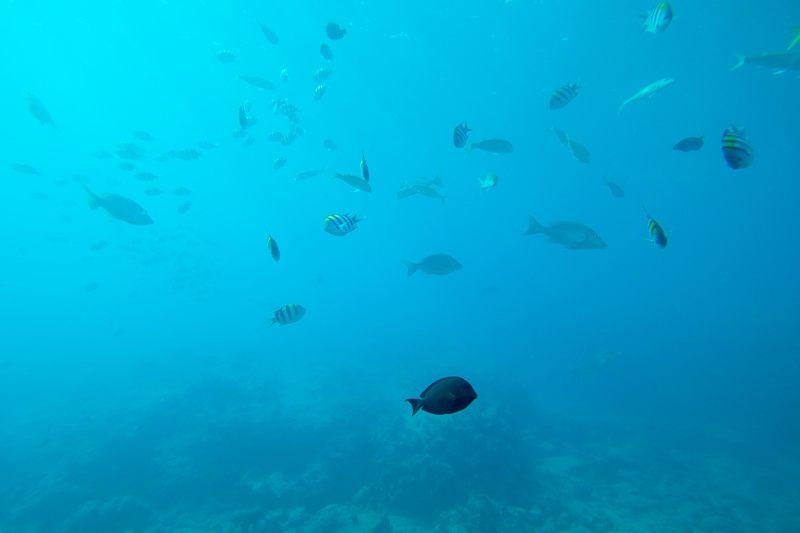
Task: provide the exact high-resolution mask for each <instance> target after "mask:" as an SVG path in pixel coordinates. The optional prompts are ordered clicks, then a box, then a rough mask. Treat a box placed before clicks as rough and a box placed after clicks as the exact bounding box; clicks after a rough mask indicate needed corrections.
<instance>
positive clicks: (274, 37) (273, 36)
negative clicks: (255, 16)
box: [256, 21, 280, 45]
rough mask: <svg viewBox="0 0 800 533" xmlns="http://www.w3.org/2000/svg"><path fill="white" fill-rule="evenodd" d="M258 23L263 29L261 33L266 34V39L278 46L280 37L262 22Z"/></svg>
mask: <svg viewBox="0 0 800 533" xmlns="http://www.w3.org/2000/svg"><path fill="white" fill-rule="evenodd" d="M256 22H258V25H259V26H260V27H261V32H262V33H263V34H264V37H266V38H267V40H268V41H269V42H270V43H272V44H274V45H277V44H278V43H279V42H280V39H278V36H277V35H276V34H275V32H274V31H272V30H271V29H269V28H268V27H267V26H265V25H263V24H261V22H260V21H256Z"/></svg>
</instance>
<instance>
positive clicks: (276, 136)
mask: <svg viewBox="0 0 800 533" xmlns="http://www.w3.org/2000/svg"><path fill="white" fill-rule="evenodd" d="M281 139H283V133H281V132H279V131H273V132H272V133H270V134H269V136H268V137H267V140H268V141H271V142H274V143H276V142H280V140H281Z"/></svg>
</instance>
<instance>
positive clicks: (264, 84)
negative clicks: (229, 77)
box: [236, 74, 275, 91]
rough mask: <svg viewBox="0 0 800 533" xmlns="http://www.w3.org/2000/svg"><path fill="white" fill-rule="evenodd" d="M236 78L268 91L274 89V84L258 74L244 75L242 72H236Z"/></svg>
mask: <svg viewBox="0 0 800 533" xmlns="http://www.w3.org/2000/svg"><path fill="white" fill-rule="evenodd" d="M236 79H237V80H242V81H243V82H245V83H249V84H250V85H252V86H254V87H258V88H259V89H266V90H268V91H274V90H275V85H274V84H273V83H272V82H271V81H269V80H265V79H264V78H259V77H258V76H244V75H242V74H236Z"/></svg>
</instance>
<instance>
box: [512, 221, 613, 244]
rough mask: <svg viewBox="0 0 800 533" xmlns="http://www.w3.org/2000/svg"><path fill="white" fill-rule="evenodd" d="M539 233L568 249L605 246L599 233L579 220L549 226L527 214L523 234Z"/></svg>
mask: <svg viewBox="0 0 800 533" xmlns="http://www.w3.org/2000/svg"><path fill="white" fill-rule="evenodd" d="M535 233H541V234H543V235H545V236H546V237H547V240H549V241H550V242H552V243H556V244H561V245H563V246H564V247H566V248H568V249H570V250H591V249H602V248H607V247H608V245H607V244H606V243H605V242H603V239H601V238H600V235H598V234H597V232H596V231H594V230H593V229H592V228H590V227H588V226H585V225H583V224H581V223H580V222H556V223H555V224H553V225H552V226H550V227H549V228H548V227H546V226H542V225H541V224H539V223H538V222H537V221H536V219H535V218H533V217H532V216H530V215H528V231H526V232H525V233H523V235H533V234H535Z"/></svg>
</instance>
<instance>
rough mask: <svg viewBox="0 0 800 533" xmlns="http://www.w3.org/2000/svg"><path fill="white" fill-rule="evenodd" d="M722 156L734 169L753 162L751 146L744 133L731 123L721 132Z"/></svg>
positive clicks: (744, 166)
mask: <svg viewBox="0 0 800 533" xmlns="http://www.w3.org/2000/svg"><path fill="white" fill-rule="evenodd" d="M722 156H723V157H724V158H725V162H726V163H728V166H729V167H731V168H732V169H734V170H737V169H740V168H747V167H749V166H750V165H751V164H752V163H753V147H752V146H751V145H750V141H749V140H748V139H747V136H746V135H745V134H744V130H743V129H741V130H740V129H739V128H737V127H736V126H734V125H733V124H731V127H730V128H728V129H726V130H725V133H723V134H722Z"/></svg>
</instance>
